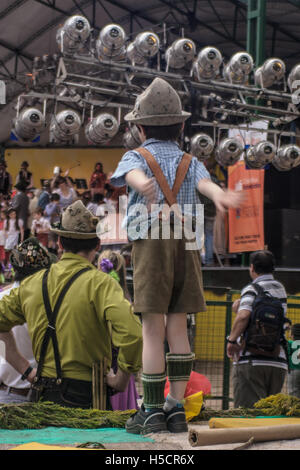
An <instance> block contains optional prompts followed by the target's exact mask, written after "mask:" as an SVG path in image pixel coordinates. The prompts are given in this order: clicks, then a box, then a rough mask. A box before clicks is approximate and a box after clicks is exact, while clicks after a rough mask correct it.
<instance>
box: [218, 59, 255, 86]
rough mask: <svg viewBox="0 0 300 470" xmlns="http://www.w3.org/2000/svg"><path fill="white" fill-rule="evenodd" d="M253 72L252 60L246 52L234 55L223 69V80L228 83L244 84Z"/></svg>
mask: <svg viewBox="0 0 300 470" xmlns="http://www.w3.org/2000/svg"><path fill="white" fill-rule="evenodd" d="M252 70H253V59H252V57H251V55H250V54H248V53H247V52H237V53H236V54H234V55H233V56H232V57H231V59H230V61H229V62H228V64H227V65H226V67H225V68H224V71H223V74H224V78H225V80H226V81H227V82H229V83H240V84H245V83H246V82H247V81H248V78H249V74H250V73H251V72H252Z"/></svg>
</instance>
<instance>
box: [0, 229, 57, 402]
mask: <svg viewBox="0 0 300 470" xmlns="http://www.w3.org/2000/svg"><path fill="white" fill-rule="evenodd" d="M54 261H55V258H54V257H53V256H51V255H49V253H48V252H47V250H46V249H45V248H44V247H43V246H41V245H40V243H39V241H38V240H37V239H35V238H28V239H27V240H25V241H24V242H23V243H21V244H20V245H18V246H17V248H16V249H14V250H12V253H11V264H12V266H13V268H14V270H15V273H16V275H15V282H14V283H13V284H12V285H10V286H8V288H7V289H5V290H4V291H2V292H1V293H0V303H1V301H2V299H3V298H4V297H5V296H8V295H9V294H10V292H11V291H12V290H13V289H15V288H16V287H18V286H20V283H22V281H23V280H24V279H26V278H27V277H29V276H31V275H32V274H34V273H36V272H38V271H39V270H41V269H45V268H47V267H49V266H50V265H51V263H52V262H54ZM0 341H4V342H5V344H6V359H7V361H8V360H9V361H10V363H9V362H6V361H3V360H2V361H0V403H21V402H28V401H30V386H31V385H30V383H29V382H28V381H27V380H26V377H25V378H24V377H23V378H22V374H20V373H19V372H17V371H16V370H15V369H14V361H15V356H14V352H13V350H14V348H17V349H18V351H19V352H20V353H21V354H22V356H23V357H24V359H25V362H24V371H25V369H26V370H27V373H28V367H30V369H29V371H30V370H33V369H34V368H35V367H36V361H35V359H34V356H33V352H32V345H31V339H30V337H29V333H28V328H27V325H26V323H24V324H23V325H19V326H15V327H14V328H12V329H11V330H10V332H8V333H0ZM25 375H26V374H25Z"/></svg>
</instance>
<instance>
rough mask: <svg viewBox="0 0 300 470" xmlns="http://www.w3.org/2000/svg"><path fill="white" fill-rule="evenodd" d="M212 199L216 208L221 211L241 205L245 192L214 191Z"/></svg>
mask: <svg viewBox="0 0 300 470" xmlns="http://www.w3.org/2000/svg"><path fill="white" fill-rule="evenodd" d="M213 201H214V203H215V206H216V208H217V209H218V210H219V211H220V212H222V213H223V212H225V210H227V209H231V208H232V209H235V208H238V207H241V205H242V204H243V203H244V202H245V193H243V192H242V191H231V190H225V191H222V192H216V194H215V195H214V199H213Z"/></svg>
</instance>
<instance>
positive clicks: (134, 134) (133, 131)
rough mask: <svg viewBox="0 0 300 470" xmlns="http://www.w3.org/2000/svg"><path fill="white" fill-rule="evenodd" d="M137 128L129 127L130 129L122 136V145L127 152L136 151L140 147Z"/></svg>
mask: <svg viewBox="0 0 300 470" xmlns="http://www.w3.org/2000/svg"><path fill="white" fill-rule="evenodd" d="M141 143H142V142H141V139H140V136H139V132H138V128H137V126H134V125H132V126H130V128H129V129H128V130H127V131H126V132H125V134H124V135H123V145H124V147H125V148H126V149H128V150H133V149H136V148H137V147H139V146H140V145H141Z"/></svg>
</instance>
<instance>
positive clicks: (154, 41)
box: [127, 31, 160, 65]
mask: <svg viewBox="0 0 300 470" xmlns="http://www.w3.org/2000/svg"><path fill="white" fill-rule="evenodd" d="M159 45H160V41H159V37H158V36H157V34H154V33H152V32H151V31H145V32H142V33H140V34H138V35H137V37H136V38H135V40H134V41H133V42H131V43H130V44H129V45H128V47H127V57H128V59H129V60H130V62H131V63H133V64H136V65H145V64H146V63H147V59H149V58H150V57H154V56H155V55H156V54H157V53H158V51H159Z"/></svg>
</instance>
